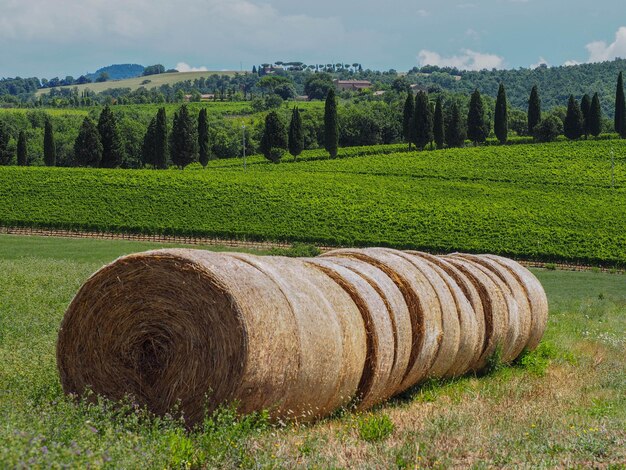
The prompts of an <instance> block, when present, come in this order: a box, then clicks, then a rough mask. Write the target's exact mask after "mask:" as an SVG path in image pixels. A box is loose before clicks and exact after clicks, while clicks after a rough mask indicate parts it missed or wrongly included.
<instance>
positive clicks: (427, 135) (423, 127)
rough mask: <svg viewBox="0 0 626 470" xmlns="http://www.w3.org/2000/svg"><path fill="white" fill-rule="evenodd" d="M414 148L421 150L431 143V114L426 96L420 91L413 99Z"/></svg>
mask: <svg viewBox="0 0 626 470" xmlns="http://www.w3.org/2000/svg"><path fill="white" fill-rule="evenodd" d="M414 121H415V128H414V132H415V146H416V147H417V148H418V149H420V150H422V149H423V148H424V147H426V146H427V145H428V144H429V143H431V142H432V141H433V114H432V108H431V107H430V102H429V100H428V94H426V92H423V91H420V92H419V93H418V94H417V96H416V97H415V116H414Z"/></svg>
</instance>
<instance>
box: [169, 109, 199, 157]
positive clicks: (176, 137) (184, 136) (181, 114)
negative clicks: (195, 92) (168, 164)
mask: <svg viewBox="0 0 626 470" xmlns="http://www.w3.org/2000/svg"><path fill="white" fill-rule="evenodd" d="M170 154H171V156H172V163H174V165H176V166H178V167H179V168H184V167H185V166H187V165H189V164H190V163H193V162H197V161H198V136H197V130H196V126H195V124H194V122H193V119H192V118H191V116H190V115H189V110H188V109H187V105H182V106H181V107H180V109H179V110H178V113H174V126H173V127H172V137H171V145H170Z"/></svg>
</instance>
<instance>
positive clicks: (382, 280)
mask: <svg viewBox="0 0 626 470" xmlns="http://www.w3.org/2000/svg"><path fill="white" fill-rule="evenodd" d="M322 258H323V259H328V260H330V261H332V262H333V263H335V264H338V265H340V266H343V267H345V268H348V269H350V270H351V271H352V272H354V273H356V274H358V275H359V276H361V277H362V278H363V279H365V281H367V282H368V283H369V284H370V286H372V288H373V289H374V290H375V291H376V292H377V293H378V295H380V297H381V299H382V300H383V302H384V303H385V307H386V310H387V313H388V314H389V319H390V321H391V324H392V327H393V366H392V368H391V372H390V374H389V379H388V383H387V390H386V392H385V393H386V395H387V397H391V396H392V395H394V394H395V393H396V392H397V390H398V387H399V386H400V383H401V382H402V379H403V378H404V375H405V374H406V371H407V367H408V365H409V358H410V355H411V342H412V334H411V317H410V314H409V308H408V307H407V305H406V302H405V301H404V297H403V296H402V292H400V289H398V286H396V284H395V283H394V282H393V281H392V280H391V278H390V277H389V276H387V275H386V274H385V273H384V272H383V271H381V270H380V269H378V268H376V267H375V266H372V265H371V264H368V263H366V262H364V261H361V260H358V259H352V258H341V257H332V256H328V255H322ZM322 258H318V259H322Z"/></svg>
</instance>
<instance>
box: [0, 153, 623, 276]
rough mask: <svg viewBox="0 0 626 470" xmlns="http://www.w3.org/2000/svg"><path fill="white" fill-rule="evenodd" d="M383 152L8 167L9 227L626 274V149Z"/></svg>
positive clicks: (3, 177)
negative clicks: (466, 256) (457, 254)
mask: <svg viewBox="0 0 626 470" xmlns="http://www.w3.org/2000/svg"><path fill="white" fill-rule="evenodd" d="M610 149H615V151H616V154H617V155H618V157H617V158H616V170H615V182H616V184H615V187H614V188H611V187H610V184H608V183H607V181H610V163H609V161H608V160H607V154H608V152H609V150H610ZM358 151H364V150H363V149H357V151H355V152H356V155H362V154H360V153H358ZM371 151H373V152H380V153H375V154H373V155H366V156H355V157H354V158H346V159H338V160H328V159H323V160H322V159H321V157H320V155H319V154H317V156H314V155H311V156H310V157H311V158H310V161H305V162H301V163H295V164H280V165H275V164H269V163H262V162H261V161H260V160H259V159H258V158H257V159H253V161H254V163H255V164H251V165H250V166H249V168H248V171H247V172H243V169H242V167H241V162H240V161H239V162H237V161H232V162H227V163H221V162H215V163H212V164H211V166H210V168H209V169H207V170H198V171H182V172H181V171H175V170H170V171H151V170H139V171H127V170H94V169H66V168H34V167H33V168H21V167H3V168H0V224H3V225H18V226H37V227H52V228H70V229H83V230H104V231H119V232H140V233H166V234H180V235H200V236H209V237H226V238H238V239H240V238H245V239H255V240H282V241H289V242H305V243H316V244H328V245H360V246H372V245H381V246H392V247H397V248H416V249H427V250H430V251H438V252H450V251H457V250H458V251H467V252H490V253H498V254H504V255H509V256H514V257H518V258H528V259H538V260H541V261H547V262H555V261H574V262H585V263H591V264H603V265H608V266H614V265H620V266H624V265H626V217H625V214H626V173H625V171H624V162H625V160H624V155H625V154H626V143H625V142H624V141H616V142H613V141H589V142H577V143H573V144H570V143H554V144H546V145H517V146H505V147H497V146H494V147H488V148H468V149H461V150H442V151H432V152H419V153H418V152H412V153H408V152H403V153H391V154H382V152H383V149H377V148H374V149H371Z"/></svg>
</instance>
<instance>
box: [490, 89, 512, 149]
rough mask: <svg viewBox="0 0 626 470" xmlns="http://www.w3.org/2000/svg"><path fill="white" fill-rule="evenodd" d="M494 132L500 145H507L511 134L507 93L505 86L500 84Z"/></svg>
mask: <svg viewBox="0 0 626 470" xmlns="http://www.w3.org/2000/svg"><path fill="white" fill-rule="evenodd" d="M493 130H494V132H495V134H496V137H497V138H498V140H499V141H500V143H501V144H505V143H506V141H507V138H508V134H509V116H508V109H507V102H506V91H505V89H504V84H502V83H500V88H499V89H498V98H497V99H496V110H495V114H494V122H493Z"/></svg>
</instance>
